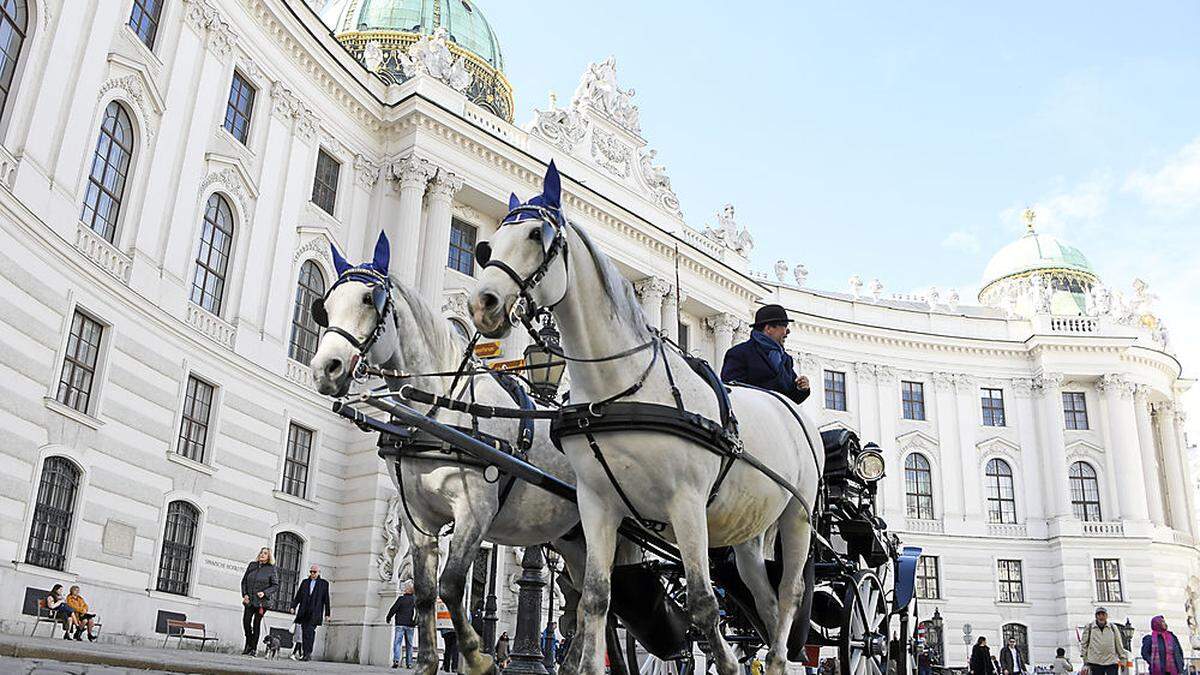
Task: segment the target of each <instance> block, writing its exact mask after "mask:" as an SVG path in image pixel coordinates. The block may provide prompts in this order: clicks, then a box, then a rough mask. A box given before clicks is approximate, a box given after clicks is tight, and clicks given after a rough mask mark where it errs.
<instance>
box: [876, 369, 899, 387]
mask: <svg viewBox="0 0 1200 675" xmlns="http://www.w3.org/2000/svg"><path fill="white" fill-rule="evenodd" d="M875 378H876V379H877V380H878V381H879V384H895V383H896V381H897V380H899V379H900V376H899V374H898V373H897V372H896V369H895V368H893V367H891V366H875Z"/></svg>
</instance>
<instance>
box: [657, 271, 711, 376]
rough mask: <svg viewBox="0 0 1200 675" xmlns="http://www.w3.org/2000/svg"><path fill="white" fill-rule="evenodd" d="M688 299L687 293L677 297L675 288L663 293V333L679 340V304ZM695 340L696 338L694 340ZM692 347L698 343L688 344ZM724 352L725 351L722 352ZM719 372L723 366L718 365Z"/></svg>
mask: <svg viewBox="0 0 1200 675" xmlns="http://www.w3.org/2000/svg"><path fill="white" fill-rule="evenodd" d="M685 300H687V293H680V294H679V297H678V298H676V297H675V289H674V288H671V289H669V290H668V291H667V293H666V294H665V295H663V299H662V317H661V318H660V322H661V324H662V329H663V334H664V335H666V336H667V337H669V338H671V339H672V340H674V341H676V342H678V341H679V304H680V303H682V302H683V301H685ZM693 342H694V340H693ZM688 347H690V348H693V349H694V348H695V347H696V345H694V344H691V345H688ZM722 354H724V352H722ZM714 363H716V362H715V361H714ZM717 372H721V368H720V367H719V366H717Z"/></svg>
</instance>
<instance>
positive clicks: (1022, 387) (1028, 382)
mask: <svg viewBox="0 0 1200 675" xmlns="http://www.w3.org/2000/svg"><path fill="white" fill-rule="evenodd" d="M1034 388H1035V387H1034V381H1033V378H1029V377H1014V378H1013V379H1012V390H1013V394H1014V395H1015V396H1016V397H1017V398H1030V397H1031V396H1033V390H1034Z"/></svg>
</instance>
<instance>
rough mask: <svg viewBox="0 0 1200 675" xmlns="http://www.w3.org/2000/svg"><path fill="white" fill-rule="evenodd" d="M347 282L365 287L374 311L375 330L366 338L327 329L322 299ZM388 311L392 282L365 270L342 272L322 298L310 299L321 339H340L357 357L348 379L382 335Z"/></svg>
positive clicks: (339, 329) (361, 268) (332, 327)
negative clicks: (319, 328)
mask: <svg viewBox="0 0 1200 675" xmlns="http://www.w3.org/2000/svg"><path fill="white" fill-rule="evenodd" d="M347 281H357V282H359V283H363V284H366V285H367V287H368V288H369V289H370V290H371V304H372V306H373V307H374V308H375V328H373V329H372V330H371V334H370V335H368V336H367V337H366V338H359V337H358V336H357V335H355V334H353V333H351V332H350V331H348V330H346V329H345V328H342V327H341V326H331V325H330V324H329V313H328V312H327V311H326V310H325V300H326V299H327V298H328V297H329V294H330V293H332V292H333V289H335V288H337V287H338V286H340V285H342V284H343V283H345V282H347ZM391 310H392V280H391V279H390V278H388V276H387V275H386V274H381V273H379V272H377V271H375V270H373V269H370V268H366V267H354V268H351V269H348V270H346V271H345V272H343V273H342V275H341V276H340V277H338V279H337V281H335V282H334V283H333V286H330V287H329V290H328V291H326V292H325V295H323V296H321V297H320V298H317V299H316V300H313V303H312V317H313V321H314V322H315V323H316V324H317V325H318V326H320V327H321V329H322V330H321V337H322V338H323V337H325V336H326V335H328V334H329V333H333V334H334V335H338V336H340V337H341V338H342V339H343V340H345V341H346V342H349V343H350V346H351V347H353V348H354V349H355V350H356V351H357V352H358V355H357V357H356V358H355V361H354V364H352V366H351V376H354V375H355V373H354V371H355V370H356V369H357V367H358V365H359V364H360V363H362V362H365V360H364V359H365V357H366V355H367V352H369V351H371V348H372V347H374V346H375V343H376V342H378V341H379V336H381V335H383V331H384V328H385V326H386V322H385V321H384V318H385V317H386V316H387V315H388V312H390V311H391Z"/></svg>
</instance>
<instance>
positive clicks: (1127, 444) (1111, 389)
mask: <svg viewBox="0 0 1200 675" xmlns="http://www.w3.org/2000/svg"><path fill="white" fill-rule="evenodd" d="M1097 389H1099V390H1100V392H1101V393H1103V394H1104V401H1105V404H1106V405H1107V406H1108V419H1107V420H1105V422H1106V423H1107V424H1108V437H1109V439H1110V442H1111V443H1112V445H1113V447H1112V448H1109V449H1108V450H1109V452H1111V453H1112V454H1113V459H1114V460H1116V467H1117V476H1116V478H1117V502H1118V504H1119V506H1120V509H1121V518H1122V519H1123V520H1133V521H1138V522H1146V521H1148V520H1149V519H1150V513H1149V510H1148V509H1147V507H1146V501H1147V500H1146V480H1145V474H1144V473H1143V471H1142V453H1141V451H1140V450H1139V449H1138V435H1137V434H1138V429H1137V421H1136V420H1135V418H1134V412H1133V400H1132V399H1133V385H1132V384H1131V383H1130V382H1128V381H1127V380H1126V379H1125V376H1124V375H1120V374H1116V373H1109V374H1107V375H1105V376H1104V377H1101V378H1100V381H1099V382H1098V383H1097Z"/></svg>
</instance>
